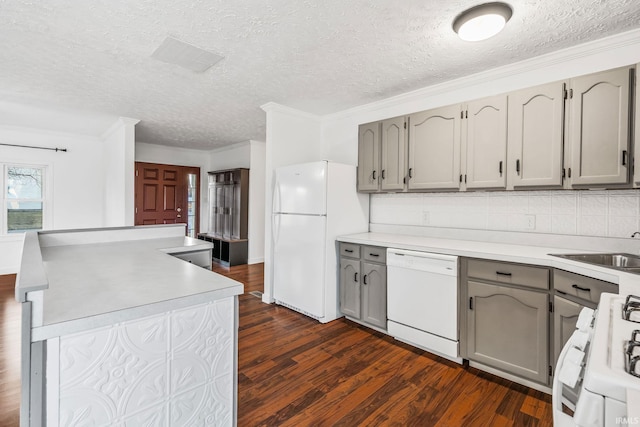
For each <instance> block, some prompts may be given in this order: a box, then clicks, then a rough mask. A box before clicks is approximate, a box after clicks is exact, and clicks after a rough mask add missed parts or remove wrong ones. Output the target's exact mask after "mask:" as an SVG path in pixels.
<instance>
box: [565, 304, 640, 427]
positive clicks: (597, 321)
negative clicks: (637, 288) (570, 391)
mask: <svg viewBox="0 0 640 427" xmlns="http://www.w3.org/2000/svg"><path fill="white" fill-rule="evenodd" d="M632 302H633V301H632ZM624 305H625V298H624V297H622V296H620V295H616V294H607V293H603V294H602V295H601V297H600V303H599V304H598V309H597V311H596V312H595V313H594V312H593V310H590V309H588V308H585V309H583V311H582V312H581V313H580V316H579V318H578V322H577V324H576V328H577V329H576V331H575V332H574V333H573V335H571V337H570V338H569V340H568V341H567V343H566V344H565V346H564V348H563V349H562V352H561V353H560V357H559V358H558V362H557V365H556V371H555V375H554V379H553V423H554V426H562V427H610V426H620V425H640V377H639V376H634V375H632V374H631V373H629V372H627V368H628V367H629V361H630V360H633V357H636V358H640V351H634V350H633V349H632V351H631V353H632V354H631V355H630V356H628V355H627V354H626V350H627V348H629V347H628V346H629V344H628V343H629V342H630V341H633V339H634V338H635V339H640V333H638V334H636V333H634V331H636V330H638V329H640V316H638V315H639V314H640V312H639V311H638V310H640V299H638V300H637V302H636V303H635V307H633V308H634V309H636V312H635V313H632V314H633V316H632V317H631V319H632V320H635V321H636V322H633V321H630V320H626V319H625V318H624V317H623V312H624V310H623V307H624ZM634 318H635V319H634ZM636 346H640V342H638V343H637V345H636ZM635 350H638V349H635ZM635 360H638V359H635ZM634 372H635V374H636V375H640V366H636V369H635V371H634ZM562 384H565V385H567V386H568V387H570V388H574V387H576V388H577V389H578V397H577V399H578V400H577V403H576V404H575V412H574V414H573V416H570V415H567V414H565V413H563V411H562V403H567V406H569V407H572V405H571V402H566V401H563V397H562Z"/></svg>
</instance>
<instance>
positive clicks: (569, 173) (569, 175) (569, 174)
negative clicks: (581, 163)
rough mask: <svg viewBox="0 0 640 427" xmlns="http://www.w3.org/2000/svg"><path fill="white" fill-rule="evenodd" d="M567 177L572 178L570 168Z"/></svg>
mask: <svg viewBox="0 0 640 427" xmlns="http://www.w3.org/2000/svg"><path fill="white" fill-rule="evenodd" d="M567 176H568V177H569V178H571V168H569V170H568V174H567Z"/></svg>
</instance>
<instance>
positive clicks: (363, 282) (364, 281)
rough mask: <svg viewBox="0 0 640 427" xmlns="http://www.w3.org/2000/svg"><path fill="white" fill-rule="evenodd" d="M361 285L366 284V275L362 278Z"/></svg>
mask: <svg viewBox="0 0 640 427" xmlns="http://www.w3.org/2000/svg"><path fill="white" fill-rule="evenodd" d="M362 284H364V285H366V284H367V275H366V274H365V275H364V276H362Z"/></svg>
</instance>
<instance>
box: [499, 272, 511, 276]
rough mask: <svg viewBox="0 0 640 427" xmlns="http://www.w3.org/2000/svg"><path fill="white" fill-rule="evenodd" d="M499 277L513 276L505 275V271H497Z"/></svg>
mask: <svg viewBox="0 0 640 427" xmlns="http://www.w3.org/2000/svg"><path fill="white" fill-rule="evenodd" d="M496 274H497V275H498V276H509V277H510V276H511V273H505V272H504V271H496Z"/></svg>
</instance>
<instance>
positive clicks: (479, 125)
mask: <svg viewBox="0 0 640 427" xmlns="http://www.w3.org/2000/svg"><path fill="white" fill-rule="evenodd" d="M464 121H465V124H466V126H465V127H466V132H465V159H464V163H465V166H466V168H465V170H466V188H505V187H506V184H507V165H506V160H507V96H506V95H500V96H494V97H491V98H485V99H480V100H477V101H472V102H469V103H468V104H467V109H466V111H465V120H464Z"/></svg>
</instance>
